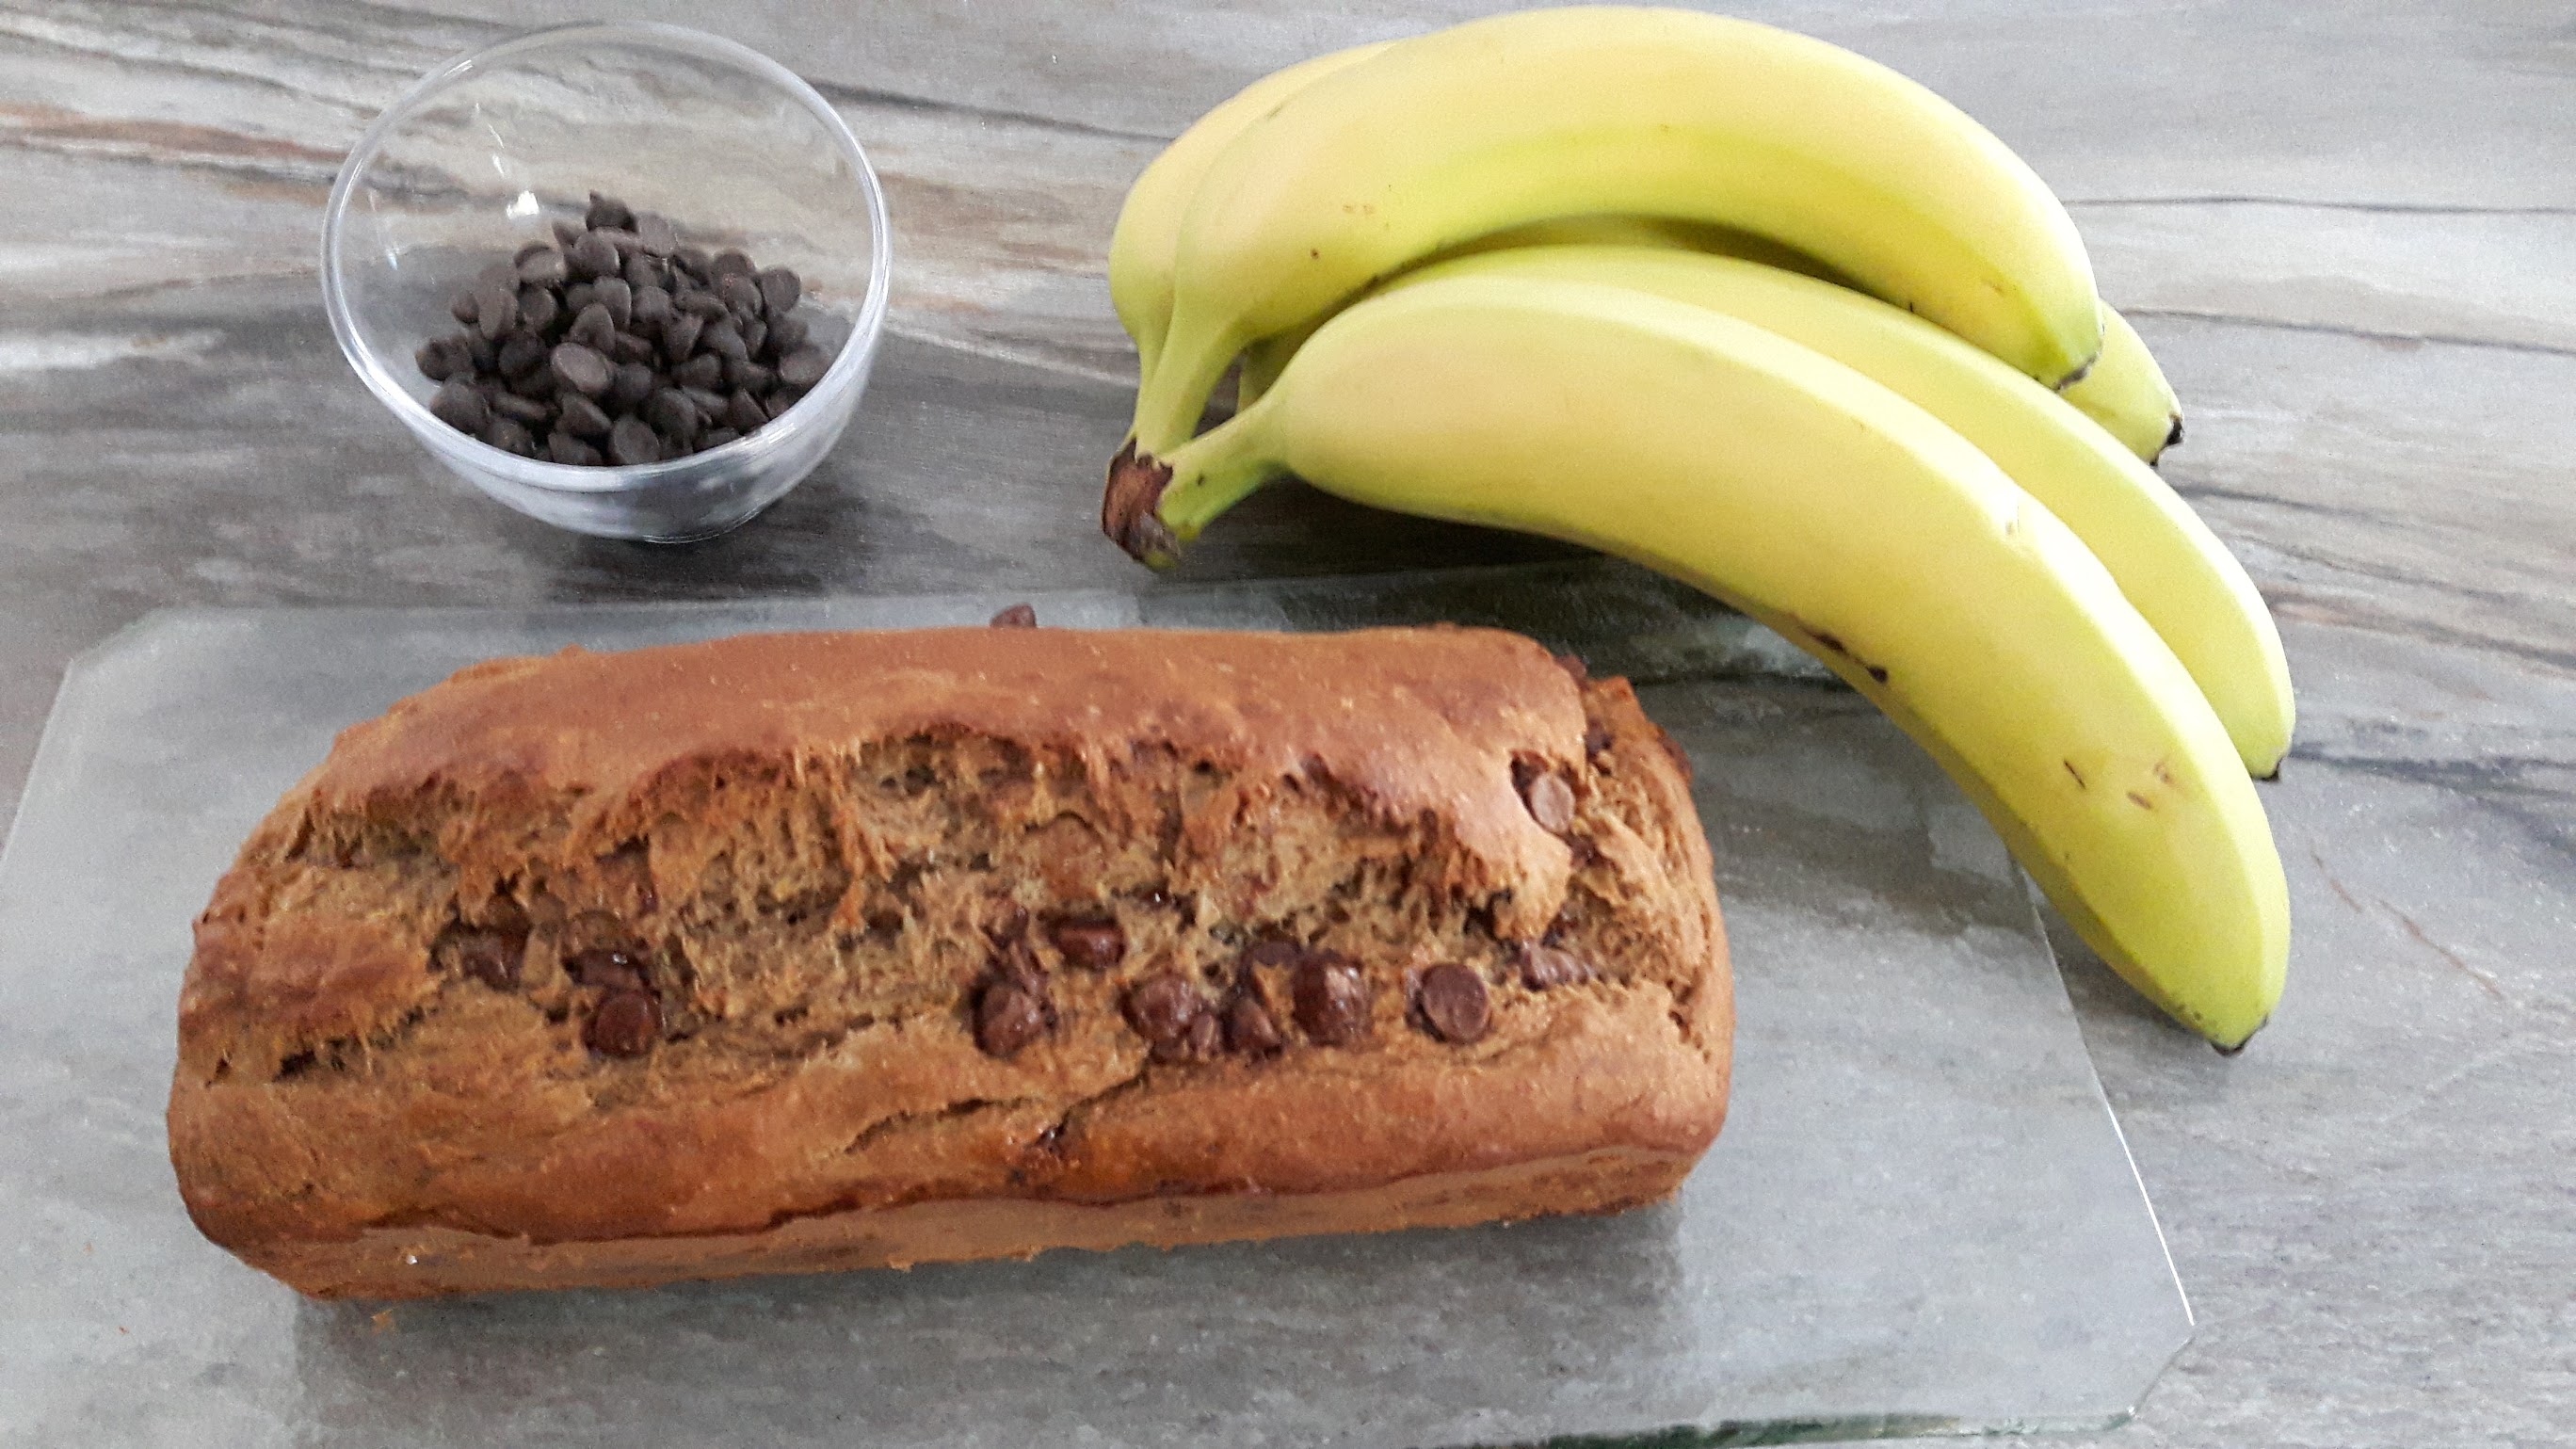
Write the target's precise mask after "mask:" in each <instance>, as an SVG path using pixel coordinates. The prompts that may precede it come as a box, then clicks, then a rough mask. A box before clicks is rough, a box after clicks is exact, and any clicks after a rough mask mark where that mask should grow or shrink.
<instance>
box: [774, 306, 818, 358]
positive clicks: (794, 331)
mask: <svg viewBox="0 0 2576 1449" xmlns="http://www.w3.org/2000/svg"><path fill="white" fill-rule="evenodd" d="M811 330H812V329H811V328H809V327H807V326H806V325H805V319H804V318H802V317H792V316H791V317H772V318H770V319H769V340H768V343H767V345H766V346H765V347H763V348H762V350H763V351H764V352H766V353H768V354H769V355H770V356H772V357H784V356H786V355H787V354H788V353H791V352H794V351H795V350H796V349H797V348H799V347H802V346H804V345H805V338H806V335H807V334H808V333H809V332H810V331H811Z"/></svg>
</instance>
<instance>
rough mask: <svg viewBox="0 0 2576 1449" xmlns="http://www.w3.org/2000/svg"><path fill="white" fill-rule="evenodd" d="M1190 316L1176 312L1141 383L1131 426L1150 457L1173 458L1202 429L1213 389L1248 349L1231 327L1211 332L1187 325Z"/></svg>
mask: <svg viewBox="0 0 2576 1449" xmlns="http://www.w3.org/2000/svg"><path fill="white" fill-rule="evenodd" d="M1188 321H1189V319H1188V318H1186V317H1182V316H1179V315H1177V314H1176V315H1175V316H1174V317H1173V318H1172V325H1171V326H1169V327H1168V328H1166V329H1165V330H1164V333H1163V341H1162V346H1161V347H1160V348H1158V349H1157V350H1156V353H1155V356H1154V359H1153V362H1152V365H1151V366H1149V367H1147V368H1146V369H1145V371H1144V372H1143V374H1142V375H1141V378H1140V381H1139V386H1138V387H1137V389H1136V422H1135V426H1134V427H1133V428H1132V429H1130V430H1129V431H1130V432H1131V433H1132V435H1133V436H1134V437H1135V439H1136V447H1137V451H1139V452H1141V453H1143V454H1144V455H1145V456H1147V457H1151V458H1168V457H1170V456H1171V455H1172V454H1173V453H1174V452H1175V451H1177V450H1178V449H1179V448H1180V446H1181V445H1182V444H1183V443H1186V442H1188V441H1189V440H1190V435H1191V434H1193V433H1196V432H1197V431H1198V427H1199V415H1200V414H1201V413H1204V412H1206V411H1207V401H1208V395H1209V394H1210V393H1213V392H1215V391H1216V384H1217V380H1218V379H1219V378H1222V377H1223V376H1225V369H1226V367H1227V365H1228V364H1230V363H1232V362H1233V361H1234V355H1235V354H1236V353H1237V352H1240V351H1242V350H1243V339H1242V338H1240V337H1238V336H1236V335H1235V334H1234V333H1233V332H1232V331H1223V330H1221V331H1219V332H1217V333H1214V334H1209V333H1205V332H1201V331H1198V330H1197V329H1195V328H1191V327H1189V326H1187V325H1185V324H1186V323H1187V322H1188Z"/></svg>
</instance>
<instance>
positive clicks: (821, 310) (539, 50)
mask: <svg viewBox="0 0 2576 1449" xmlns="http://www.w3.org/2000/svg"><path fill="white" fill-rule="evenodd" d="M592 191H600V192H605V193H607V194H609V195H611V196H615V197H617V198H618V199H619V200H621V201H624V202H626V203H627V204H628V205H630V206H632V207H634V208H635V209H636V210H638V211H658V212H660V213H662V214H663V215H664V216H667V217H669V218H670V219H671V221H672V222H673V223H674V225H676V226H677V227H678V229H679V232H680V239H681V241H682V242H683V243H684V244H688V245H694V246H700V247H704V248H706V249H707V250H708V251H710V252H712V251H717V250H721V249H723V248H725V247H739V248H741V249H742V250H744V251H745V252H748V253H749V254H750V255H751V257H752V259H753V260H754V261H755V262H757V263H758V264H760V265H761V266H763V267H773V266H784V267H790V268H793V269H794V270H795V271H796V273H797V275H798V276H799V277H801V278H802V279H803V280H804V284H805V301H804V303H803V305H802V307H801V308H800V309H799V315H801V316H804V317H806V318H807V319H808V320H809V322H810V324H811V327H812V333H811V335H812V338H813V340H814V341H815V342H816V343H818V344H820V345H823V346H826V347H830V346H834V345H836V344H837V345H838V346H839V354H838V356H836V357H835V358H834V360H833V363H832V366H831V369H830V371H828V372H827V373H825V374H824V376H823V378H822V380H821V381H820V382H818V383H816V384H815V386H814V387H813V389H812V390H811V391H809V392H808V393H807V394H806V395H805V396H804V397H803V398H801V399H799V400H798V401H797V403H796V404H795V406H793V407H791V408H789V409H788V410H787V411H786V412H785V413H782V414H781V415H779V416H778V417H777V418H775V419H773V420H772V421H771V422H770V423H769V424H768V426H766V427H763V428H761V429H760V430H759V431H757V432H754V433H750V434H748V435H746V436H744V437H741V438H738V439H735V440H734V441H732V442H730V443H726V444H724V445H723V446H721V447H717V448H711V449H709V450H707V451H706V452H703V453H694V454H690V455H688V456H686V457H680V458H673V459H668V460H666V461H663V462H659V463H650V464H643V465H639V466H634V467H597V468H581V467H572V466H568V465H565V464H560V463H554V462H547V461H540V460H537V459H532V458H523V457H520V456H518V455H516V454H513V453H508V452H504V451H503V450H501V449H499V448H495V447H491V446H489V445H487V444H485V443H483V442H481V441H480V440H478V439H476V438H473V437H471V436H469V435H467V434H465V433H462V432H459V431H457V430H456V429H455V428H452V427H450V426H448V425H447V424H446V423H444V422H441V421H440V420H439V419H438V418H436V417H435V416H433V415H432V414H431V413H430V411H429V398H430V395H431V393H432V392H434V391H435V390H436V384H435V383H432V382H431V381H430V380H429V379H428V378H426V377H424V376H422V375H421V372H420V369H419V366H418V365H417V364H416V363H415V362H414V360H413V354H414V352H415V350H416V349H418V348H419V347H420V345H421V344H422V343H424V342H427V341H428V340H429V339H430V338H432V337H435V336H438V335H441V334H443V333H448V332H453V331H455V330H457V324H456V321H455V319H454V318H453V317H451V316H450V315H449V314H448V310H447V309H448V304H449V302H450V301H451V300H452V299H453V298H454V297H455V295H456V294H457V293H458V292H460V291H462V290H465V289H466V288H467V287H468V286H469V285H470V284H471V282H472V280H473V277H474V274H475V273H476V272H477V271H479V270H481V269H482V268H483V267H485V266H486V265H488V264H490V263H492V262H494V261H506V260H508V259H509V257H510V255H511V253H512V252H514V251H515V250H516V249H517V248H519V247H520V246H521V245H523V244H525V243H527V242H531V241H540V240H547V241H550V240H552V239H553V236H552V231H551V226H552V223H553V222H554V221H555V220H556V219H558V218H565V219H570V220H572V221H574V222H576V223H578V222H579V221H580V219H581V215H582V212H583V209H584V207H585V205H586V203H587V200H588V196H589V193H591V192H592ZM888 240H889V239H888V235H887V228H886V211H885V197H884V195H883V193H882V192H880V191H879V190H878V187H877V178H876V172H875V171H874V170H873V169H872V168H871V167H870V166H869V165H868V158H867V155H866V153H865V152H863V151H861V150H860V149H859V143H858V140H857V138H856V137H853V136H852V135H851V134H850V129H849V127H848V126H847V125H845V124H843V123H842V121H841V118H840V117H839V116H838V115H837V114H835V113H834V112H833V110H832V108H831V106H830V104H829V103H827V102H826V101H825V100H824V99H823V98H822V97H821V96H819V95H817V94H815V93H814V88H813V87H811V86H809V85H807V84H805V83H804V82H803V81H801V80H799V79H797V78H796V76H795V75H793V74H792V73H790V72H789V71H788V70H787V69H786V68H785V67H783V66H781V65H779V64H778V63H777V62H775V61H773V60H770V59H769V58H768V57H766V56H763V55H761V54H759V53H758V52H757V51H753V50H749V49H746V48H745V47H743V46H740V45H736V44H734V43H733V42H732V41H729V40H724V39H721V38H719V37H717V36H713V35H707V34H703V33H701V32H698V31H694V30H687V29H683V28H681V27H679V26H675V25H649V24H613V25H573V26H565V27H562V28H559V29H551V30H541V31H536V32H533V33H531V34H527V35H522V36H518V37H516V38H513V39H510V40H505V41H502V42H500V43H499V44H497V45H493V46H490V47H488V48H486V49H483V50H479V51H476V52H474V53H473V54H470V55H465V56H461V57H459V58H457V59H455V60H453V61H450V62H448V63H447V64H446V65H443V66H440V67H439V68H438V69H437V70H435V71H432V72H431V73H430V74H428V75H427V76H425V77H423V78H422V79H421V81H420V83H419V84H417V85H415V86H414V87H412V89H411V91H410V93H409V94H407V95H405V96H404V97H403V98H402V99H401V100H399V101H397V102H395V103H394V106H393V108H392V109H390V110H388V111H386V112H385V113H384V115H382V116H381V117H379V118H377V120H376V123H375V124H374V125H373V126H371V127H369V128H368V130H367V134H366V135H365V136H364V137H363V138H361V139H360V140H359V142H358V147H357V149H356V150H355V151H353V152H351V153H350V155H349V159H348V161H347V163H346V164H345V165H343V166H342V167H341V169H340V176H339V180H338V182H337V184H335V185H334V186H333V187H332V190H331V200H330V204H329V207H328V209H327V211H326V212H325V215H324V219H323V224H322V295H323V302H324V304H325V306H327V307H328V308H329V310H330V314H331V330H332V332H333V333H334V334H335V335H336V336H337V337H338V338H339V340H340V348H341V350H342V351H343V352H345V353H347V354H348V357H349V365H350V366H352V367H354V368H356V369H357V371H358V376H359V377H360V378H362V379H364V380H365V382H366V384H367V387H368V389H369V390H371V391H372V392H374V393H375V395H376V397H377V398H378V399H379V400H380V401H382V402H383V403H384V405H385V406H386V407H388V408H390V409H392V410H393V414H394V416H395V417H397V418H399V419H401V420H402V424H403V426H405V427H407V428H409V429H411V431H412V435H413V436H414V437H416V438H418V439H420V441H421V444H422V446H424V447H426V448H428V449H429V451H430V452H431V454H433V455H434V456H436V457H437V459H438V460H439V461H440V462H441V463H444V464H445V465H447V467H448V468H450V469H451V470H453V471H454V472H456V473H457V474H458V475H459V476H461V477H463V478H465V479H466V480H467V481H468V482H470V483H472V484H473V485H474V486H475V487H477V488H480V489H482V490H483V491H484V492H486V493H488V494H490V495H492V496H493V497H494V498H497V499H499V500H500V501H502V502H503V503H506V504H508V505H510V506H511V507H512V508H516V509H518V510H519V511H520V512H522V513H526V514H530V515H532V516H534V517H537V518H541V519H544V520H545V521H546V522H548V523H552V524H556V525H559V526H561V527H564V528H569V529H574V530H576V531H578V532H582V533H589V534H597V535H601V536H604V537H610V538H640V539H652V540H656V541H663V542H677V541H680V540H684V539H693V538H706V537H709V536H711V535H714V534H718V533H722V532H724V531H725V530H726V529H729V528H733V527H735V526H737V525H739V524H741V523H743V522H744V521H745V520H747V519H749V518H750V517H751V516H752V515H754V514H756V513H758V512H759V511H760V510H761V509H763V508H765V507H767V506H769V505H770V504H771V503H773V502H776V501H777V500H778V498H779V497H780V495H782V494H784V493H786V492H787V490H788V489H790V488H793V487H795V486H796V484H797V483H798V482H799V481H801V480H802V479H803V478H804V477H805V475H806V474H807V473H809V472H811V471H813V469H814V466H815V465H816V464H817V463H819V462H821V461H822V459H823V455H824V454H825V453H826V452H828V451H830V449H831V447H832V444H833V443H834V442H836V441H838V440H839V438H840V436H841V431H842V429H843V428H845V427H847V426H848V425H849V421H850V418H851V416H852V415H853V414H854V413H855V412H857V410H858V405H859V397H860V394H861V393H862V392H864V391H865V390H866V388H867V380H868V369H869V366H870V365H871V364H872V363H873V362H874V361H875V357H876V349H877V339H878V335H879V334H880V333H881V332H882V331H883V330H884V327H885V311H886V276H887V268H888V265H889V261H890V254H889V246H888Z"/></svg>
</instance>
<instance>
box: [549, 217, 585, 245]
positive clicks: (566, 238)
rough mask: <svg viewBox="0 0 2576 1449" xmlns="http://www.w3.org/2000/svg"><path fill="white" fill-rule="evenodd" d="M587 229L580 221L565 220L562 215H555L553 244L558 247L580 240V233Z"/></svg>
mask: <svg viewBox="0 0 2576 1449" xmlns="http://www.w3.org/2000/svg"><path fill="white" fill-rule="evenodd" d="M588 229H589V228H587V227H585V226H583V225H582V224H581V223H580V222H577V221H567V220H565V219H564V218H562V217H557V218H555V221H554V231H555V245H557V246H559V247H569V246H571V245H572V244H573V243H575V242H577V241H580V240H581V234H582V233H583V232H584V231H587V230H588Z"/></svg>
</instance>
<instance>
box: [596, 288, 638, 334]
mask: <svg viewBox="0 0 2576 1449" xmlns="http://www.w3.org/2000/svg"><path fill="white" fill-rule="evenodd" d="M590 300H591V301H592V302H593V303H594V304H596V305H598V306H601V307H605V308H607V309H608V320H609V322H610V323H611V324H613V325H614V326H616V327H617V328H619V329H620V330H623V329H624V328H625V326H626V324H628V323H629V322H632V321H634V320H635V289H634V288H633V287H630V286H628V285H626V279H625V278H624V277H602V278H600V279H599V280H598V281H597V282H595V283H593V284H592V285H591V289H590Z"/></svg>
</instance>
